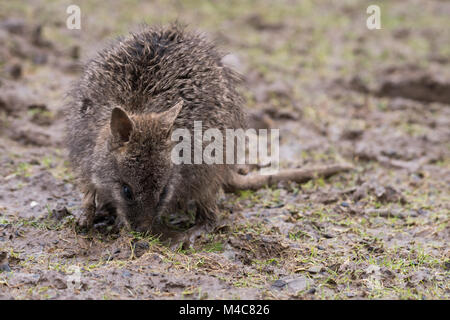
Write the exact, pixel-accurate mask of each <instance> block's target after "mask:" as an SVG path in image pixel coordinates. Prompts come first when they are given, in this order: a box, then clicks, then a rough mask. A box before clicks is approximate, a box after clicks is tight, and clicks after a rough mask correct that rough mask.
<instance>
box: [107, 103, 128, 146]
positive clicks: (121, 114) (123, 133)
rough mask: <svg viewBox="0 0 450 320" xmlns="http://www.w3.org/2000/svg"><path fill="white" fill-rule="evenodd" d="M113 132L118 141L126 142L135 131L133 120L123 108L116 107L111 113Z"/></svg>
mask: <svg viewBox="0 0 450 320" xmlns="http://www.w3.org/2000/svg"><path fill="white" fill-rule="evenodd" d="M110 127H111V134H112V136H113V137H114V140H115V141H117V142H121V143H125V142H128V141H129V140H130V135H131V132H132V131H133V127H134V125H133V121H132V120H131V119H130V118H129V117H128V115H127V113H126V112H125V111H123V110H122V109H121V108H118V107H116V108H114V109H113V111H112V113H111V123H110Z"/></svg>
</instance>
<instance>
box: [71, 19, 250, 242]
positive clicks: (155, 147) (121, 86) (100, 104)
mask: <svg viewBox="0 0 450 320" xmlns="http://www.w3.org/2000/svg"><path fill="white" fill-rule="evenodd" d="M221 58H222V56H221V54H220V53H219V52H218V51H217V50H216V49H215V47H214V45H213V44H212V43H210V42H208V41H207V40H205V39H204V38H203V37H202V36H200V35H198V34H195V33H190V32H187V31H185V30H183V29H182V28H180V27H179V26H177V25H172V26H170V27H168V28H151V27H145V28H144V29H143V30H142V31H140V32H138V33H133V34H130V35H129V36H127V37H125V38H121V39H118V40H117V41H116V42H114V43H113V44H112V45H111V46H110V47H108V48H106V49H104V50H102V51H101V52H99V53H98V55H97V56H96V57H95V58H94V59H93V60H91V61H90V62H89V63H88V64H87V65H86V67H85V70H84V74H83V76H82V77H81V79H80V80H79V81H78V83H77V84H76V85H75V87H74V89H73V90H72V91H71V93H70V97H71V98H70V103H69V107H68V115H67V144H68V147H69V157H70V160H71V163H72V166H73V168H74V170H75V172H76V175H77V177H78V178H79V184H80V187H81V190H82V192H83V193H84V194H85V200H84V204H83V206H84V216H83V217H84V222H83V223H84V224H85V225H87V226H91V225H92V224H93V223H94V220H95V219H97V218H98V217H109V216H117V217H118V219H116V222H119V223H122V224H125V225H128V226H129V227H131V228H132V229H135V230H137V231H150V232H152V233H153V234H160V235H162V236H163V237H164V238H173V237H176V235H177V232H175V231H173V230H172V229H171V228H170V227H169V226H167V224H166V223H165V222H164V216H165V215H167V214H168V213H170V212H173V211H182V212H187V211H188V207H192V205H194V207H195V209H196V219H195V222H196V225H212V224H213V223H214V221H215V219H216V210H217V209H216V200H217V195H218V193H219V191H220V188H222V186H223V184H224V183H225V182H226V181H227V179H229V178H228V177H229V175H230V172H231V171H232V170H234V168H233V167H231V166H227V165H206V164H201V165H184V164H183V165H174V164H173V163H172V161H171V159H170V151H171V148H172V146H173V143H172V142H171V141H170V133H171V132H172V130H173V129H175V128H188V129H189V130H190V131H191V132H192V131H193V124H194V120H197V121H202V122H203V129H204V130H207V129H208V128H218V129H220V130H223V131H224V130H225V129H226V128H245V121H244V114H243V111H242V109H241V106H242V98H241V97H240V95H239V94H238V93H237V91H236V86H237V84H238V83H239V77H238V76H237V74H235V73H234V72H233V71H231V70H230V69H229V68H227V67H225V66H224V65H223V64H222V62H221ZM177 103H181V104H182V107H181V109H180V105H179V104H178V105H177ZM113 110H114V111H113ZM124 184H126V185H127V186H129V187H130V189H132V192H133V195H134V200H133V201H127V200H125V197H124V194H123V185H124Z"/></svg>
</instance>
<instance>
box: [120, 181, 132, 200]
mask: <svg viewBox="0 0 450 320" xmlns="http://www.w3.org/2000/svg"><path fill="white" fill-rule="evenodd" d="M122 195H123V197H124V198H125V199H126V200H128V201H131V200H133V192H132V191H131V188H130V187H129V186H127V185H126V184H124V185H122Z"/></svg>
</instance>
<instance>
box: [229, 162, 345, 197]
mask: <svg viewBox="0 0 450 320" xmlns="http://www.w3.org/2000/svg"><path fill="white" fill-rule="evenodd" d="M352 169H353V166H352V165H350V164H334V165H329V166H320V167H315V168H309V169H306V168H304V169H286V170H281V171H280V172H278V173H275V174H270V175H261V174H249V175H242V174H239V173H237V172H231V173H230V176H229V179H228V181H227V182H226V184H225V185H224V190H225V192H235V191H238V190H257V189H261V188H264V187H265V186H270V185H272V184H276V183H278V182H281V181H292V182H298V183H303V182H306V181H308V180H311V179H314V178H317V177H329V176H332V175H334V174H336V173H339V172H344V171H349V170H352Z"/></svg>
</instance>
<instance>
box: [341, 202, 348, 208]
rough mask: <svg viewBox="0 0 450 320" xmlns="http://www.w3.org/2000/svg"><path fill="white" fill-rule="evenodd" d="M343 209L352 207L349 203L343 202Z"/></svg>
mask: <svg viewBox="0 0 450 320" xmlns="http://www.w3.org/2000/svg"><path fill="white" fill-rule="evenodd" d="M341 207H345V208H348V207H350V204H349V203H348V202H345V201H344V202H341Z"/></svg>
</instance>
